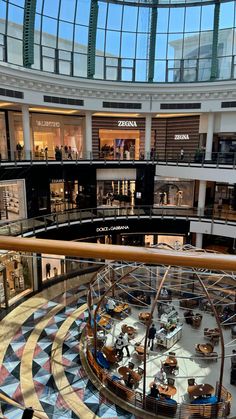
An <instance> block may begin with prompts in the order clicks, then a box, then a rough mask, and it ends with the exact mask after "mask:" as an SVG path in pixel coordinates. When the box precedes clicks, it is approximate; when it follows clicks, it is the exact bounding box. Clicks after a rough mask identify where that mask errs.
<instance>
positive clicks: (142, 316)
mask: <svg viewBox="0 0 236 419" xmlns="http://www.w3.org/2000/svg"><path fill="white" fill-rule="evenodd" d="M150 316H151V313H148V312H141V313H140V314H139V316H138V318H139V320H141V321H145V322H146V321H148V320H149V319H150Z"/></svg>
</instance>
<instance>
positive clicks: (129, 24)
mask: <svg viewBox="0 0 236 419" xmlns="http://www.w3.org/2000/svg"><path fill="white" fill-rule="evenodd" d="M137 16H138V7H131V6H125V7H124V14H123V25H122V30H123V31H131V32H136V28H137Z"/></svg>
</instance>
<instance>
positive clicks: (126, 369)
mask: <svg viewBox="0 0 236 419" xmlns="http://www.w3.org/2000/svg"><path fill="white" fill-rule="evenodd" d="M118 373H119V374H120V375H122V377H123V380H124V381H126V380H127V377H128V374H130V375H131V377H132V378H133V380H134V381H135V382H139V381H141V380H142V376H141V375H140V374H138V373H137V372H136V371H134V370H132V369H131V368H129V367H120V368H119V369H118Z"/></svg>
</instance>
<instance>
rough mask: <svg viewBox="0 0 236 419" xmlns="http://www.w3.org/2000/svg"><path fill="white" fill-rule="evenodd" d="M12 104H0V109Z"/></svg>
mask: <svg viewBox="0 0 236 419" xmlns="http://www.w3.org/2000/svg"><path fill="white" fill-rule="evenodd" d="M10 105H12V103H10V102H0V108H5V106H10Z"/></svg>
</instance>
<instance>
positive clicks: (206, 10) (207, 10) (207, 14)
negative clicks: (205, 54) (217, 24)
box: [201, 5, 214, 31]
mask: <svg viewBox="0 0 236 419" xmlns="http://www.w3.org/2000/svg"><path fill="white" fill-rule="evenodd" d="M213 25H214V6H213V5H208V6H203V7H202V18H201V30H205V31H206V30H211V29H213Z"/></svg>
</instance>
